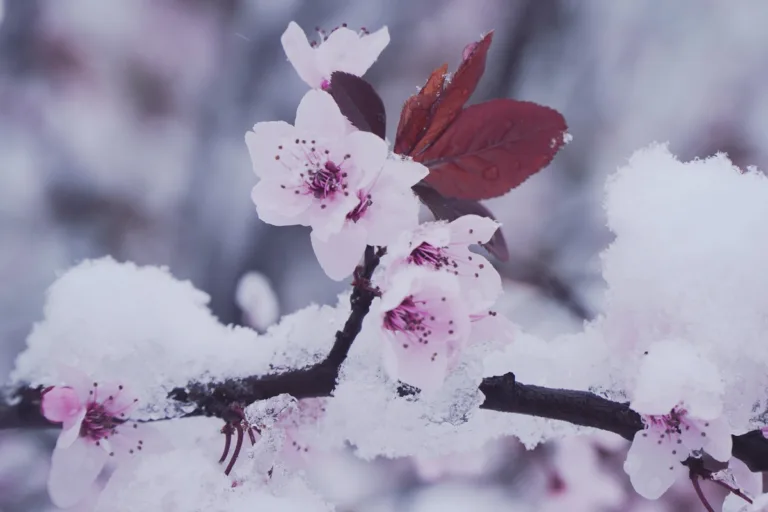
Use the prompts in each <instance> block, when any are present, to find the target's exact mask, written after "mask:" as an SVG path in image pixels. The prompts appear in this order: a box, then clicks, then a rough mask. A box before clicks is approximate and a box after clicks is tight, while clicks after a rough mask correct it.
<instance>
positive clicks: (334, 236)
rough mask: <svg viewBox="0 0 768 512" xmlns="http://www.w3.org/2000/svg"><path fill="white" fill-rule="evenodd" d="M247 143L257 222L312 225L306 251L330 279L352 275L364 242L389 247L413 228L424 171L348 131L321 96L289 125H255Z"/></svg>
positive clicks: (315, 94)
mask: <svg viewBox="0 0 768 512" xmlns="http://www.w3.org/2000/svg"><path fill="white" fill-rule="evenodd" d="M246 143H247V145H248V149H249V151H250V154H251V160H252V161H253V167H254V170H255V172H256V174H257V175H258V176H259V177H260V178H261V180H260V181H259V183H258V184H257V185H256V186H255V187H254V189H253V193H252V199H253V201H254V203H255V204H256V209H257V210H258V213H259V217H260V218H261V219H262V220H263V221H264V222H267V223H269V224H274V225H276V226H284V225H291V224H301V225H304V226H312V245H313V247H314V248H315V252H316V254H317V257H318V260H319V261H320V264H321V265H322V267H323V269H324V270H325V271H326V273H327V274H328V275H329V276H330V277H331V278H333V279H336V280H341V279H343V278H345V277H347V276H348V275H350V274H351V273H352V271H353V270H354V267H355V265H356V264H357V262H358V261H359V259H360V257H361V256H362V253H363V250H364V248H365V245H366V244H367V243H370V244H377V245H385V244H388V243H389V242H391V241H394V239H395V237H396V236H397V235H398V234H399V233H400V232H401V231H402V230H403V229H410V228H411V227H413V226H415V225H416V223H417V222H418V202H417V200H416V198H415V196H414V195H413V192H412V191H411V187H412V186H413V185H414V184H415V183H417V182H418V181H419V180H420V179H422V178H423V177H424V176H426V174H427V172H428V171H427V169H426V167H424V166H423V165H421V164H418V163H416V162H412V161H408V160H400V159H397V160H388V159H387V155H388V153H389V149H388V147H387V143H386V142H384V140H382V139H380V138H379V137H377V136H375V135H373V134H371V133H367V132H360V131H353V132H351V133H350V132H349V128H348V126H347V120H346V118H345V117H344V116H343V115H342V114H341V112H340V111H339V107H338V106H337V105H336V103H335V102H334V101H333V98H331V96H330V95H329V94H328V93H326V92H323V91H314V90H313V91H309V92H308V93H307V94H306V95H305V96H304V98H303V99H302V101H301V104H300V105H299V109H298V111H297V113H296V126H295V127H294V126H291V125H289V124H288V123H285V122H281V121H278V122H265V123H258V124H257V125H256V126H254V128H253V132H249V133H248V134H247V135H246Z"/></svg>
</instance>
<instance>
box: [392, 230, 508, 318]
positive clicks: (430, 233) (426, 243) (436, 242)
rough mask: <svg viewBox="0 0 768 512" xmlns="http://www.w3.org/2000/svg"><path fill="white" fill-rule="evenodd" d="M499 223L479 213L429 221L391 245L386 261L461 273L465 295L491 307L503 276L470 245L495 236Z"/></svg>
mask: <svg viewBox="0 0 768 512" xmlns="http://www.w3.org/2000/svg"><path fill="white" fill-rule="evenodd" d="M498 228H499V224H498V223H497V222H496V221H494V220H492V219H489V218H486V217H480V216H478V215H464V216H463V217H459V218H458V219H456V220H454V221H453V222H451V223H450V224H449V223H447V222H428V223H425V224H421V225H420V226H419V227H418V228H416V229H415V230H413V231H410V232H407V233H403V234H402V235H401V236H400V238H399V239H398V240H397V242H396V243H394V244H392V245H390V246H389V248H388V254H387V256H386V257H385V260H384V264H386V265H388V267H389V268H390V270H394V269H395V268H396V267H398V266H400V265H403V264H411V265H417V266H422V267H425V268H430V269H434V270H438V271H441V272H448V273H450V274H454V275H456V276H458V278H459V283H460V285H461V291H462V295H463V296H464V297H465V300H466V302H467V303H468V304H471V306H472V308H473V309H481V308H484V307H485V308H487V307H490V306H491V305H493V303H494V302H496V299H497V298H498V296H499V295H500V294H501V276H499V273H498V272H496V269H494V268H493V265H491V264H490V262H489V261H488V260H487V259H486V258H485V257H484V256H482V255H480V254H475V253H473V252H470V250H469V245H471V244H481V243H485V242H487V241H488V240H490V239H491V237H492V236H493V234H494V233H495V232H496V230H497V229H498Z"/></svg>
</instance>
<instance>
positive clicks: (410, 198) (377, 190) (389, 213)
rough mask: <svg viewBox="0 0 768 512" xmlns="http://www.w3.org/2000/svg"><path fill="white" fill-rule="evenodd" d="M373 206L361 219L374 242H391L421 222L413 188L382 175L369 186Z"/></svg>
mask: <svg viewBox="0 0 768 512" xmlns="http://www.w3.org/2000/svg"><path fill="white" fill-rule="evenodd" d="M370 194H371V201H372V203H371V205H370V206H369V207H368V208H367V210H366V211H365V214H364V215H362V216H361V218H360V220H359V221H358V222H359V223H360V224H362V225H363V226H365V229H366V231H368V243H369V244H371V245H381V246H385V245H389V244H391V243H393V242H395V241H396V240H397V239H398V238H399V237H400V235H401V234H402V233H404V232H406V231H409V230H411V229H413V228H415V227H416V226H417V225H418V223H419V201H418V200H417V199H416V196H415V195H414V194H413V192H412V191H411V189H410V188H403V187H400V186H398V185H397V184H396V183H394V182H393V181H392V180H391V179H388V178H386V177H384V176H381V177H380V178H379V180H378V181H376V182H375V183H374V185H373V188H371V189H370Z"/></svg>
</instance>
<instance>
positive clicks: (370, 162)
mask: <svg viewBox="0 0 768 512" xmlns="http://www.w3.org/2000/svg"><path fill="white" fill-rule="evenodd" d="M343 147H344V148H345V151H346V152H347V153H349V155H351V158H350V160H351V161H352V162H353V164H354V166H355V169H356V171H357V173H359V175H360V181H359V182H358V183H356V186H358V187H360V188H363V187H367V186H368V185H369V184H370V183H371V182H372V181H373V180H375V179H376V178H377V177H378V176H379V173H380V172H381V171H382V167H383V166H384V163H385V162H386V161H387V155H388V154H389V147H387V143H386V142H384V140H383V139H380V138H379V137H377V136H376V135H374V134H372V133H369V132H353V133H350V134H349V135H347V136H346V138H345V139H344V143H343Z"/></svg>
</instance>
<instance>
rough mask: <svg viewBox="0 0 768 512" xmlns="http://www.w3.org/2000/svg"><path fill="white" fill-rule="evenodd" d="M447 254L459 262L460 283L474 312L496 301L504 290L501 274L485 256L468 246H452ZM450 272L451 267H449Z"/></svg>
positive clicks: (456, 270) (457, 270)
mask: <svg viewBox="0 0 768 512" xmlns="http://www.w3.org/2000/svg"><path fill="white" fill-rule="evenodd" d="M446 253H447V255H448V256H449V257H450V258H451V259H452V260H453V261H455V262H456V263H457V264H458V267H457V268H456V269H455V270H454V273H455V272H458V275H457V277H458V279H459V283H461V288H462V291H463V293H464V294H465V300H466V302H467V304H468V305H469V309H470V311H472V312H475V311H480V310H483V309H487V308H489V307H491V306H493V304H495V303H496V299H498V298H499V295H501V292H502V285H501V275H499V272H498V271H497V270H496V269H495V268H494V267H493V265H491V262H490V261H488V260H487V259H486V258H485V257H484V256H482V255H480V254H477V253H473V252H472V251H470V250H469V249H467V248H466V246H452V247H451V249H449V250H448V251H446ZM447 270H448V271H449V272H450V271H451V269H450V268H448V269H447Z"/></svg>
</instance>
